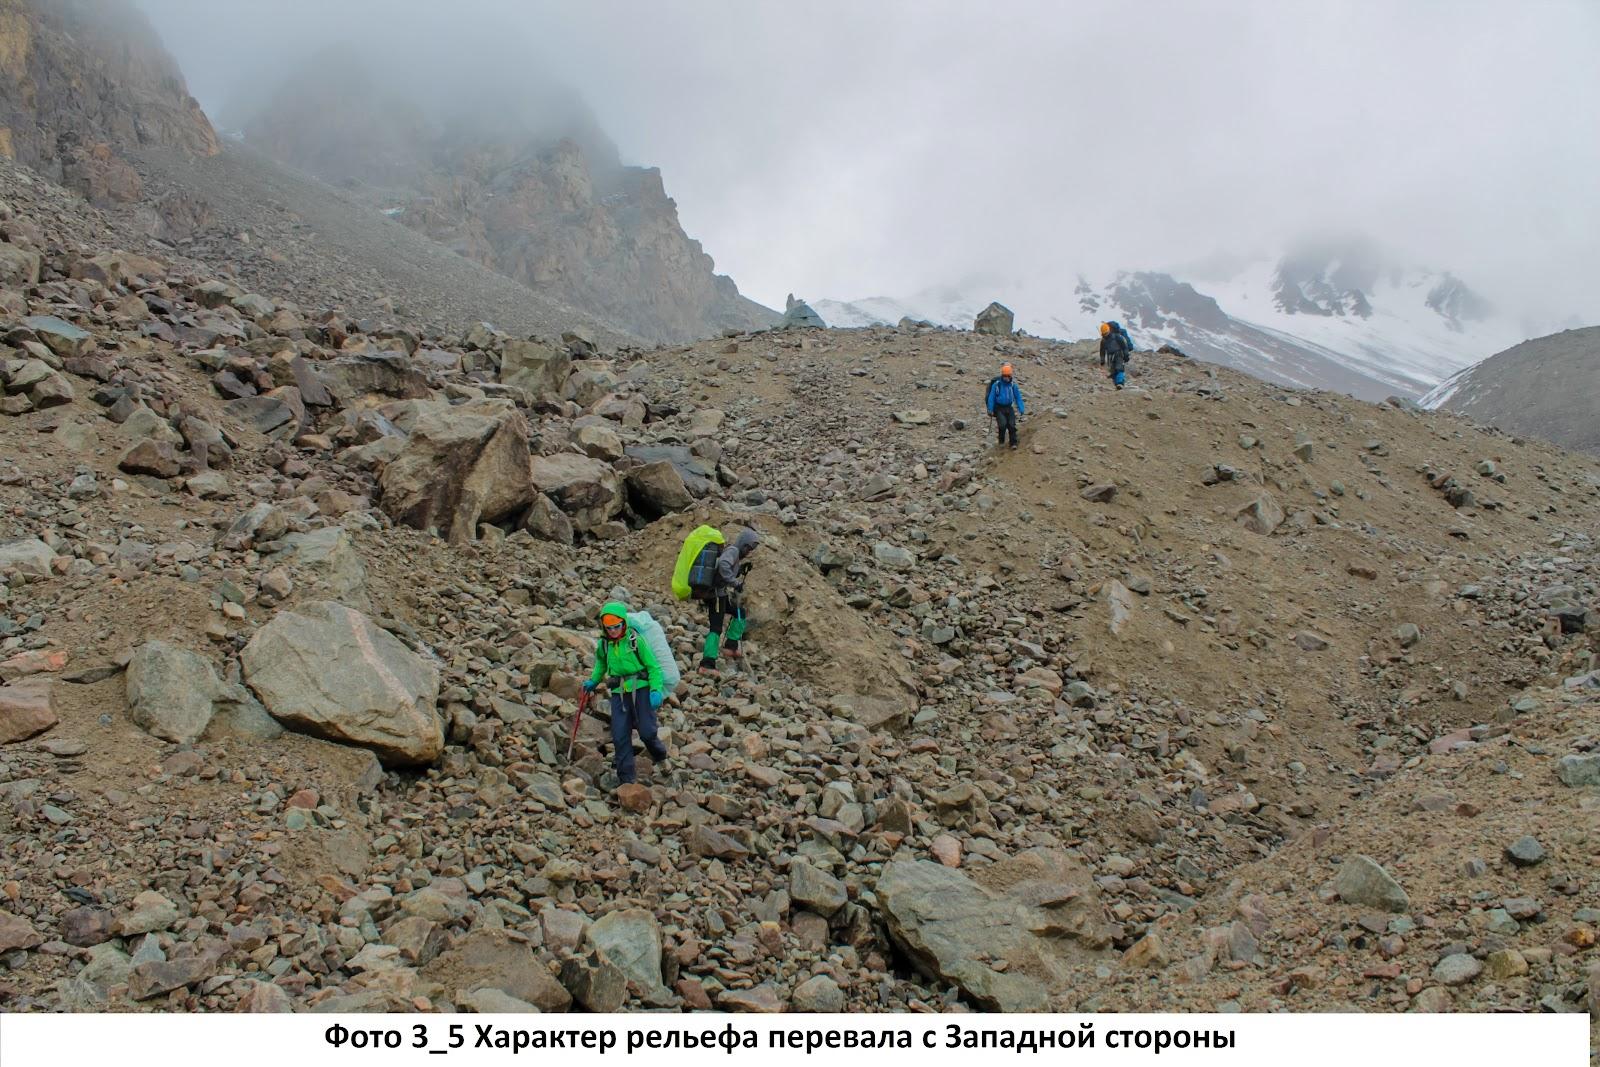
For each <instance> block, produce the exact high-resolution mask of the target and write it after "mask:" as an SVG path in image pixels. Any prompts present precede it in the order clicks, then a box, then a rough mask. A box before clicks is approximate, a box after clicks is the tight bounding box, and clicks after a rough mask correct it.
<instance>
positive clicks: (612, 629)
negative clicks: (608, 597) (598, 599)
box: [583, 600, 667, 785]
mask: <svg viewBox="0 0 1600 1067" xmlns="http://www.w3.org/2000/svg"><path fill="white" fill-rule="evenodd" d="M602 680H603V681H605V682H606V684H607V685H608V686H609V688H610V689H611V747H612V749H613V752H612V756H611V758H612V762H613V763H614V764H615V765H616V768H617V780H618V781H619V782H621V783H622V784H624V785H626V784H628V783H629V782H632V781H634V779H635V777H636V774H635V771H634V766H633V732H634V731H635V730H637V731H639V740H641V741H643V742H644V747H645V749H646V750H647V751H648V752H649V753H650V758H651V759H653V760H654V761H655V764H656V767H657V768H660V767H662V766H663V765H664V764H665V763H666V762H667V746H666V745H663V744H662V743H661V738H660V737H658V736H657V735H656V709H657V708H659V707H661V702H662V701H663V700H664V699H666V696H665V688H666V686H665V681H664V679H663V678H662V674H661V664H660V662H659V661H658V660H657V658H656V654H655V651H654V650H653V649H652V648H651V647H650V642H649V641H647V640H641V639H640V637H639V633H638V631H637V630H635V629H634V627H633V625H632V624H631V623H630V622H629V621H628V606H627V605H626V604H623V603H621V602H620V601H616V600H613V601H611V602H610V603H608V604H606V605H605V607H603V608H601V609H600V641H599V643H598V644H596V645H595V650H594V671H593V672H592V673H591V674H590V675H589V680H588V681H587V682H584V683H583V688H584V689H585V690H587V691H588V692H591V693H592V692H594V690H595V688H596V687H597V686H599V685H600V683H601V681H602Z"/></svg>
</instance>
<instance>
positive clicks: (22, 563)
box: [0, 537, 56, 578]
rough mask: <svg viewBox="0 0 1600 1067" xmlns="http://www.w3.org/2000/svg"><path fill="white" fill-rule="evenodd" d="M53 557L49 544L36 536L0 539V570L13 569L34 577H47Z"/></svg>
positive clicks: (54, 556) (54, 555)
mask: <svg viewBox="0 0 1600 1067" xmlns="http://www.w3.org/2000/svg"><path fill="white" fill-rule="evenodd" d="M55 558H56V554H55V553H54V552H53V551H51V549H50V546H49V545H47V544H45V543H44V542H43V541H41V540H39V539H38V538H37V537H23V538H18V539H16V540H13V541H0V572H4V571H8V570H15V571H19V572H21V573H23V574H27V575H32V576H33V577H35V578H48V577H49V576H50V562H51V561H52V560H54V559H55Z"/></svg>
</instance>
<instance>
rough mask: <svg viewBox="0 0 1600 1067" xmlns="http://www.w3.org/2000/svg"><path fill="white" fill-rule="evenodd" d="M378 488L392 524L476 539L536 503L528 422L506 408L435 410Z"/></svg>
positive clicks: (385, 472)
mask: <svg viewBox="0 0 1600 1067" xmlns="http://www.w3.org/2000/svg"><path fill="white" fill-rule="evenodd" d="M378 484H379V486H380V487H381V488H382V490H383V502H382V506H383V510H384V512H385V513H386V514H387V515H388V516H389V517H390V518H392V519H394V521H396V522H398V523H403V524H404V525H406V526H414V527H416V528H417V529H419V530H432V531H434V532H435V533H438V534H439V535H441V536H443V537H446V538H448V539H449V540H450V542H451V543H452V544H459V543H461V542H463V541H471V540H473V539H475V538H476V537H477V536H478V524H479V523H482V522H501V521H504V520H506V519H512V518H516V517H518V516H520V515H521V513H522V512H524V511H526V510H527V508H528V505H529V504H531V503H533V482H532V480H531V479H530V477H529V470H528V424H527V421H526V420H524V419H523V417H522V415H521V414H520V413H518V412H517V411H516V410H515V409H514V408H512V407H511V406H510V405H508V404H503V403H502V404H499V405H492V404H479V405H474V406H473V407H471V408H466V407H462V408H442V409H434V410H430V411H428V412H427V413H425V414H423V415H422V416H421V417H420V418H418V419H417V425H416V428H415V429H414V430H413V431H412V433H411V437H410V438H409V439H408V440H407V441H406V444H405V447H404V448H402V449H401V451H400V454H399V455H398V456H396V457H395V458H394V459H393V460H392V461H391V462H390V463H389V465H388V466H387V467H385V468H384V470H383V476H382V477H381V478H380V479H379V481H378ZM608 517H609V516H608Z"/></svg>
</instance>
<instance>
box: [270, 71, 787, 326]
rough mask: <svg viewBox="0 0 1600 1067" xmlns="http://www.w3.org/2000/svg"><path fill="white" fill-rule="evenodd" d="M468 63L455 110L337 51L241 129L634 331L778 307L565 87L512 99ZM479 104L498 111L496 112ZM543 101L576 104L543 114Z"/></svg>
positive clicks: (706, 322)
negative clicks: (764, 299)
mask: <svg viewBox="0 0 1600 1067" xmlns="http://www.w3.org/2000/svg"><path fill="white" fill-rule="evenodd" d="M463 73H464V75H465V77H466V78H467V82H466V83H463V84H459V85H457V87H456V92H455V93H454V94H452V97H453V98H454V99H458V100H461V101H462V103H461V107H462V108H463V109H464V111H463V112H462V113H460V114H455V113H440V109H439V107H438V102H437V101H430V102H427V105H428V106H426V107H424V106H422V105H423V103H424V101H423V100H422V99H421V98H420V97H418V98H415V99H412V98H407V97H404V96H397V95H394V94H392V93H389V92H387V91H386V90H384V89H383V88H381V87H380V86H379V85H378V84H377V81H376V79H375V78H374V77H373V76H371V75H370V74H369V73H367V72H366V71H365V70H363V69H362V68H361V67H360V60H359V59H357V58H356V57H355V56H353V55H352V54H349V53H342V54H340V55H339V56H338V57H337V59H331V58H329V59H324V60H319V61H317V66H316V70H315V73H314V74H313V75H310V76H305V75H295V76H293V77H292V78H291V79H290V80H288V81H287V82H286V83H285V85H284V87H283V88H282V89H281V90H280V91H279V92H278V93H277V94H276V95H275V96H274V97H273V98H272V99H271V100H270V102H269V103H268V104H267V105H266V106H265V107H264V108H262V109H260V110H259V112H258V113H256V114H255V115H254V116H253V117H251V118H250V119H249V120H248V121H246V122H245V123H244V130H245V134H246V137H247V139H248V141H249V143H250V144H252V145H254V146H257V147H258V148H260V149H262V150H263V151H265V152H267V153H268V154H270V155H272V156H273V157H275V158H276V159H279V160H282V161H284V162H287V163H290V164H293V165H294V166H297V167H300V168H302V169H304V170H307V171H309V172H311V173H313V174H316V175H318V176H320V177H322V178H324V179H326V180H328V181H331V182H336V183H351V184H352V185H354V186H355V188H356V189H357V190H358V191H365V192H366V194H367V195H368V196H369V197H370V198H371V200H372V202H373V206H374V207H381V208H383V209H384V210H386V211H389V212H390V213H391V214H392V215H393V216H394V218H396V219H397V220H398V221H400V222H402V223H404V224H405V225H406V226H409V227H411V228H413V229H416V230H419V231H421V232H422V233H425V234H427V235H428V236H430V237H432V238H434V239H435V240H437V241H439V242H441V243H443V244H445V245H446V246H448V247H450V248H452V249H454V250H455V251H456V252H458V253H460V254H461V255H463V256H465V257H466V258H468V259H470V260H472V261H473V262H475V263H479V264H482V265H483V266H486V267H489V268H491V269H493V270H496V271H499V272H500V273H502V274H505V275H507V276H509V277H511V278H514V279H516V280H518V281H520V282H523V283H525V284H526V285H528V286H529V287H531V288H534V289H537V290H539V291H541V292H546V293H549V294H551V295H553V296H556V297H557V298H559V299H562V300H565V301H566V302H568V303H570V304H572V305H574V306H576V307H581V308H583V309H585V310H586V311H589V312H591V313H592V314H595V315H596V316H599V317H600V318H602V319H603V320H605V321H608V322H611V323H614V324H615V325H617V326H619V327H622V328H624V329H627V330H629V331H631V332H633V333H636V334H638V335H640V336H642V337H646V338H650V339H653V340H663V341H686V340H690V339H693V338H698V337H704V336H707V335H711V334H715V333H718V332H720V331H721V330H724V329H750V328H756V327H761V326H766V325H770V324H772V323H773V322H775V321H776V319H777V316H776V315H774V314H773V313H772V312H770V311H768V310H767V309H766V308H763V307H761V306H760V305H758V304H755V303H754V302H752V301H750V300H747V299H745V298H744V297H742V296H740V295H739V291H738V288H737V287H736V286H735V285H734V283H733V281H732V280H731V279H729V278H727V277H726V276H723V275H718V274H716V273H714V271H713V263H712V260H711V257H710V256H708V255H707V254H706V253H705V252H704V251H703V250H702V249H701V247H700V244H699V242H697V241H695V240H693V239H691V238H690V237H688V236H687V235H686V234H685V233H684V232H683V229H682V227H681V226H680V224H679V222H678V212H677V206H676V205H675V204H674V203H673V201H672V200H671V198H669V197H668V196H667V194H666V190H665V188H664V186H663V182H662V176H661V172H660V171H659V170H656V169H654V168H644V167H629V166H624V165H623V164H622V163H621V160H620V158H619V156H618V154H617V149H616V148H615V146H613V145H612V144H611V143H610V141H609V140H608V139H607V138H606V137H605V135H604V134H603V133H602V132H601V131H600V130H599V128H598V126H597V125H596V124H595V122H594V120H593V119H592V118H591V117H590V116H589V115H588V113H587V111H586V109H585V108H584V107H583V105H582V104H581V103H579V102H577V101H576V100H574V99H571V98H570V94H568V93H566V92H565V91H561V90H551V89H547V88H543V87H540V86H539V85H537V84H535V83H533V82H532V81H531V79H530V80H529V81H528V82H527V83H525V84H523V85H521V86H519V87H518V88H517V90H515V92H516V93H517V96H518V98H519V99H520V100H521V101H522V102H520V103H515V104H508V102H507V98H506V95H505V92H504V90H503V89H502V88H501V87H499V86H497V85H495V84H494V82H493V78H492V77H491V76H490V74H489V72H486V71H485V72H474V71H466V72H463ZM473 77H478V78H481V81H482V83H481V84H472V78H473ZM475 114H476V115H482V114H493V115H495V117H496V126H495V128H494V129H493V130H490V129H488V128H487V127H486V126H485V125H484V124H483V123H481V122H478V121H476V120H475V118H474V117H473V116H474V115H475ZM552 114H558V115H559V114H571V115H573V116H574V117H573V118H572V119H571V120H570V121H569V122H567V123H565V124H564V125H563V124H560V123H559V122H558V123H557V124H554V125H553V124H552V122H551V118H550V116H551V115H552ZM463 140H465V141H466V145H465V146H463V143H462V142H463Z"/></svg>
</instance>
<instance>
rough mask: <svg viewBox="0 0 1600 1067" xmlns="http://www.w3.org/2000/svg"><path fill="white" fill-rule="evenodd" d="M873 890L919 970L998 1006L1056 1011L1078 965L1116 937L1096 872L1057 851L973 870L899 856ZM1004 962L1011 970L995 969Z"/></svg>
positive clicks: (979, 1000)
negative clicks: (1057, 997) (1054, 1003)
mask: <svg viewBox="0 0 1600 1067" xmlns="http://www.w3.org/2000/svg"><path fill="white" fill-rule="evenodd" d="M876 892H877V897H878V906H879V908H880V910H881V912H882V915H883V919H884V922H885V924H886V925H887V927H888V930H889V935H890V936H891V937H892V938H893V939H894V941H895V944H897V945H898V946H899V947H900V948H901V949H902V950H903V951H904V952H905V953H906V955H907V957H908V958H909V959H910V960H911V962H912V963H913V965H915V966H916V968H917V970H919V971H921V972H922V973H923V974H925V975H927V976H928V977H929V978H932V979H935V980H937V981H943V982H952V983H954V984H956V985H957V986H959V987H960V988H961V991H962V992H963V993H965V994H966V995H967V996H968V997H970V998H971V999H972V1001H973V1002H974V1003H976V1004H977V1005H979V1006H981V1007H984V1008H988V1009H990V1010H994V1011H1049V1010H1050V1009H1051V996H1052V995H1053V994H1055V993H1056V992H1058V991H1060V989H1061V988H1062V987H1063V986H1064V985H1065V984H1066V982H1067V979H1068V977H1069V974H1070V972H1071V969H1072V968H1073V967H1074V966H1076V965H1079V964H1082V963H1085V962H1087V961H1090V960H1092V959H1093V958H1094V957H1095V956H1097V955H1098V954H1099V953H1100V952H1101V951H1102V950H1104V949H1105V948H1106V946H1107V945H1109V944H1110V942H1111V933H1112V932H1111V929H1110V927H1109V926H1108V924H1107V922H1106V919H1105V916H1104V914H1103V912H1102V910H1101V906H1100V898H1099V893H1098V892H1097V891H1096V889H1095V885H1094V880H1093V878H1092V877H1091V876H1090V873H1089V872H1088V871H1087V870H1086V869H1084V868H1083V866H1081V865H1080V864H1079V863H1078V861H1077V860H1075V859H1073V858H1072V857H1071V856H1069V855H1067V854H1066V853H1064V852H1060V851H1055V850H1051V849H1033V850H1031V851H1028V852H1023V853H1021V854H1019V855H1017V856H1013V857H1012V858H1010V859H1007V860H1002V861H1000V862H998V863H993V864H990V865H988V866H986V867H983V868H981V869H979V870H978V871H977V872H976V873H975V874H973V875H971V876H970V877H969V876H968V875H967V874H965V873H963V872H962V871H960V870H957V869H955V868H953V867H946V866H944V865H943V864H941V863H935V862H933V861H931V860H918V859H896V860H893V861H891V862H890V863H889V864H888V865H887V866H886V867H884V869H883V874H882V876H881V877H880V878H879V879H878V885H877V890H876ZM984 961H988V962H984ZM999 961H1004V962H1005V964H1006V966H1005V969H1004V970H995V969H994V968H993V967H991V966H990V963H991V962H999Z"/></svg>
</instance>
